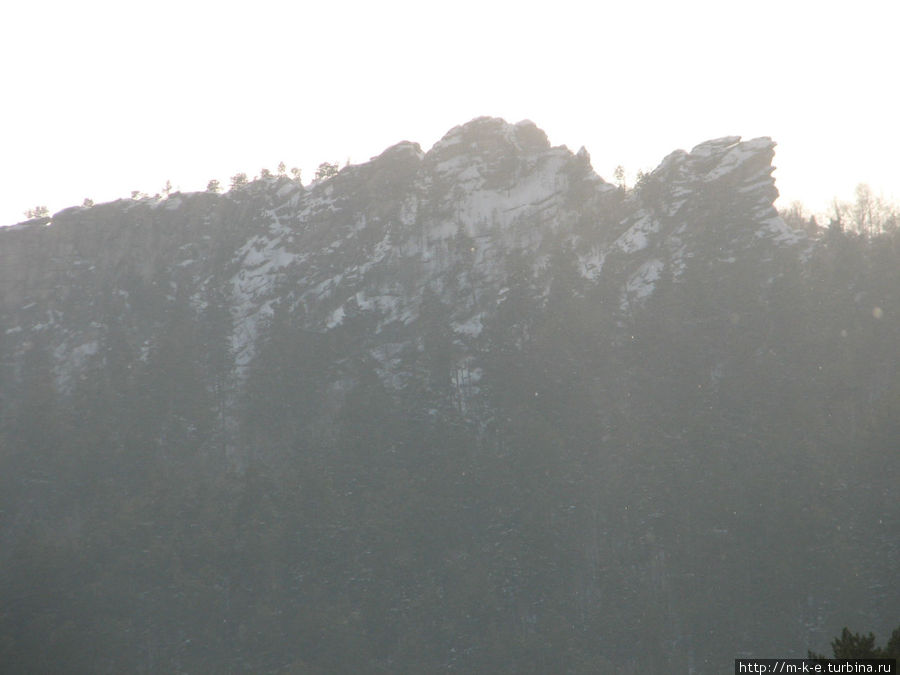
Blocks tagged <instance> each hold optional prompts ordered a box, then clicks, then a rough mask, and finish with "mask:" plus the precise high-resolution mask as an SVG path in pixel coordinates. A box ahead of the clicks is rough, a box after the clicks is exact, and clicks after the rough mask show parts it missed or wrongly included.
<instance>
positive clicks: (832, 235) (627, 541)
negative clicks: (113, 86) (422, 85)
mask: <svg viewBox="0 0 900 675" xmlns="http://www.w3.org/2000/svg"><path fill="white" fill-rule="evenodd" d="M773 155H774V143H773V142H772V141H771V140H770V139H767V138H758V139H753V140H749V141H741V140H740V139H739V138H737V137H728V138H721V139H717V140H712V141H708V142H705V143H702V144H700V145H698V146H696V147H695V148H694V149H693V150H691V151H690V152H685V151H676V152H674V153H672V154H670V155H669V156H667V157H666V158H665V159H664V160H663V161H662V163H661V164H660V166H659V167H658V168H657V169H656V170H655V171H653V172H652V173H651V174H649V175H648V176H646V177H645V178H644V179H643V180H641V182H640V183H639V185H637V186H635V188H633V189H630V190H626V189H622V188H619V187H616V186H613V185H610V184H608V183H607V182H605V181H604V180H603V179H601V178H600V177H598V176H597V175H596V174H595V173H594V171H593V169H592V168H591V163H590V157H589V156H588V154H587V152H586V151H585V150H584V149H582V150H579V151H578V152H577V153H572V152H571V151H570V150H569V149H567V148H565V147H551V146H550V144H549V142H548V140H547V137H546V135H545V134H544V133H543V132H542V131H541V130H540V129H538V128H537V127H536V126H535V125H534V124H532V123H531V122H520V123H518V124H509V123H507V122H505V121H503V120H499V119H492V118H479V119H476V120H473V121H471V122H469V123H467V124H464V125H462V126H459V127H456V128H454V129H452V130H450V131H449V132H448V133H447V134H446V135H445V136H444V138H442V139H441V140H440V141H439V142H438V143H437V144H436V145H435V146H434V147H433V148H431V149H430V150H429V151H428V152H423V151H422V149H421V148H420V147H419V146H418V145H416V144H414V143H410V142H402V143H399V144H397V145H395V146H393V147H391V148H388V149H387V150H385V151H384V152H383V153H382V154H381V155H379V156H378V157H375V158H373V159H372V160H371V161H369V162H367V163H365V164H361V165H357V166H349V167H346V168H344V169H343V170H341V171H340V172H339V173H338V174H337V175H335V176H333V177H331V178H328V179H326V180H322V181H319V182H316V183H314V184H311V185H308V186H303V185H300V184H299V183H297V182H295V181H292V180H290V179H288V178H286V177H277V176H272V177H266V178H261V179H258V180H254V181H252V182H251V183H249V184H247V185H245V186H242V187H239V188H233V189H232V190H230V191H229V192H228V193H226V194H223V195H218V194H212V193H193V194H173V195H171V196H170V197H168V198H166V199H161V198H152V199H149V198H145V199H138V200H120V201H117V202H112V203H109V204H100V205H97V206H93V207H90V208H72V209H67V210H65V211H62V212H60V213H57V214H55V215H54V216H53V217H52V218H50V219H40V220H35V221H30V222H26V223H20V224H19V225H15V226H12V227H8V228H4V229H0V664H2V665H3V666H4V667H5V670H9V671H10V672H52V671H56V670H62V669H65V670H69V671H77V672H81V671H84V672H160V671H166V672H235V671H242V670H248V671H253V672H347V671H354V672H385V671H386V672H437V671H441V670H460V671H463V672H573V673H574V672H598V671H602V672H609V673H617V672H620V673H629V672H638V671H640V672H691V673H717V672H722V671H723V670H727V669H729V668H731V665H732V663H733V659H734V658H735V657H737V656H759V657H765V656H771V655H772V654H773V653H777V654H782V655H785V656H788V655H800V656H802V655H803V654H804V653H805V650H806V648H807V647H812V648H813V649H815V650H818V651H822V649H823V648H824V642H825V641H826V640H827V639H828V638H829V637H830V636H831V635H834V634H836V633H837V632H838V631H839V630H840V628H841V627H842V626H844V625H853V626H863V629H864V630H869V629H872V630H876V631H880V632H883V631H884V630H885V629H887V628H890V627H892V626H893V625H894V624H895V623H896V617H895V616H893V615H891V612H892V611H894V608H895V607H896V606H897V603H898V602H900V596H898V591H897V589H898V588H900V584H897V583H896V581H897V579H896V570H897V569H898V568H900V546H898V542H900V512H898V508H897V503H896V499H894V490H895V485H896V478H897V476H898V474H900V466H898V462H900V459H898V454H897V453H896V438H897V437H898V434H900V428H898V427H897V420H898V419H900V389H898V382H900V372H898V368H900V359H898V354H897V350H896V345H897V344H898V343H900V292H898V289H900V261H898V257H897V256H898V251H900V246H898V244H897V237H898V235H897V233H884V234H883V235H881V236H880V237H875V238H871V239H866V238H861V237H855V236H853V235H850V234H848V233H843V232H840V231H838V230H834V229H832V230H830V231H829V232H827V233H822V234H821V236H812V235H809V234H806V233H801V232H795V231H793V230H791V229H790V228H788V227H787V226H786V225H785V223H784V222H783V221H782V220H781V218H779V216H778V214H777V212H776V210H775V208H774V207H773V201H774V200H775V198H776V196H777V191H776V189H775V185H774V181H773V179H772V170H773V169H772V159H773ZM10 608H11V609H10ZM0 669H3V668H0Z"/></svg>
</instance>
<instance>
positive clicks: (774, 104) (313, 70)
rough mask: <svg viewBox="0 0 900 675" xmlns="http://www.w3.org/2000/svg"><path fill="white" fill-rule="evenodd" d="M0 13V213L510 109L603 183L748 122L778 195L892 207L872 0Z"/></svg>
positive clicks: (33, 4) (883, 34) (429, 140)
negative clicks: (869, 199) (581, 156)
mask: <svg viewBox="0 0 900 675" xmlns="http://www.w3.org/2000/svg"><path fill="white" fill-rule="evenodd" d="M9 4H10V6H9V7H6V8H5V9H4V16H3V21H2V23H0V96H2V105H0V225H2V224H12V223H15V222H18V221H20V220H23V219H24V211H26V210H27V209H29V208H32V207H34V206H38V205H45V206H47V207H48V208H49V209H50V211H51V213H52V212H55V211H58V210H61V209H63V208H66V207H68V206H73V205H78V204H81V203H82V201H83V200H84V199H85V198H91V199H93V200H94V201H95V202H96V203H100V202H104V201H111V200H114V199H118V198H122V197H128V196H130V195H131V193H132V191H134V190H139V191H141V192H146V193H149V194H154V193H156V192H160V191H162V189H163V186H164V185H165V184H166V181H170V182H171V184H172V185H173V186H174V188H175V189H181V190H184V191H193V190H203V189H205V187H206V184H207V182H208V181H209V180H210V179H212V178H217V179H219V180H220V181H221V182H222V184H223V185H227V184H228V183H229V178H230V176H232V175H234V174H235V173H238V172H245V173H247V174H248V175H249V176H251V177H252V176H253V175H255V174H258V173H259V171H260V170H261V169H262V168H268V169H270V170H273V171H274V170H275V168H276V167H277V165H278V163H279V162H282V161H283V162H285V164H286V165H287V166H288V167H293V166H297V167H300V168H301V169H302V172H303V181H304V182H308V181H309V180H310V179H311V178H312V175H313V173H314V171H315V167H316V166H318V164H319V163H321V162H324V161H330V162H338V163H340V164H344V163H345V162H346V161H347V160H349V161H350V162H351V163H354V164H356V163H360V162H364V161H367V160H368V159H369V158H371V157H373V156H375V155H378V154H379V153H380V152H381V151H382V150H384V149H385V148H387V147H389V146H391V145H393V144H394V143H397V142H399V141H401V140H410V141H415V142H418V143H419V144H420V145H421V146H422V148H423V149H424V150H428V149H429V148H430V147H431V146H432V145H433V144H434V143H435V142H437V141H438V140H439V139H440V138H441V137H442V136H443V135H444V133H446V132H447V131H448V130H449V129H450V128H452V127H453V126H456V125H458V124H462V123H464V122H467V121H468V120H470V119H472V118H474V117H477V116H480V115H493V116H498V117H503V118H505V119H506V120H508V121H510V122H517V121H519V120H522V119H530V120H532V121H534V122H535V123H536V124H537V125H538V126H539V127H541V128H542V129H544V130H545V131H546V132H547V134H548V136H549V138H550V141H551V143H553V144H554V145H567V146H568V147H569V148H571V149H572V150H573V151H576V150H577V149H578V148H579V147H581V146H582V145H583V146H585V147H586V148H587V149H588V151H589V152H590V153H591V157H592V163H593V165H594V169H595V171H596V172H597V173H598V174H600V175H601V176H603V177H604V178H606V179H607V180H609V181H612V180H613V178H612V175H613V170H614V168H615V167H616V165H619V164H621V165H623V166H624V167H625V168H626V169H627V171H628V173H629V175H630V176H632V177H633V176H634V174H635V173H636V172H637V171H638V170H644V171H646V170H649V169H652V168H654V167H656V166H657V165H658V164H659V162H660V161H661V160H662V158H663V157H665V156H666V155H667V154H669V153H670V152H671V151H673V150H675V149H678V148H684V149H687V150H689V149H690V148H692V147H693V146H694V145H696V144H698V143H701V142H702V141H705V140H707V139H710V138H717V137H721V136H727V135H739V136H743V137H744V138H753V137H756V136H771V137H772V138H773V139H774V140H775V141H776V142H777V143H778V146H777V150H776V157H775V164H776V166H777V170H776V172H775V177H776V181H777V183H776V184H777V186H778V188H779V190H780V192H781V195H782V196H781V198H780V199H779V202H778V205H779V206H782V207H786V206H787V205H788V204H789V203H790V202H792V201H795V200H800V201H802V202H804V204H805V205H806V206H807V208H808V209H809V210H811V211H819V212H824V211H825V210H826V208H827V205H828V204H829V202H830V201H831V200H832V199H833V198H834V197H838V198H840V199H844V200H850V199H852V197H853V191H854V188H855V186H856V185H857V184H858V183H863V182H864V183H868V184H869V185H870V186H871V187H872V188H873V189H874V191H875V193H876V194H878V193H881V194H882V195H884V196H885V197H886V198H888V199H894V200H900V163H898V162H897V161H896V158H897V157H898V156H900V131H898V129H897V118H898V102H900V85H898V82H900V80H898V79H897V73H896V68H897V65H898V62H900V58H898V54H897V49H896V44H897V39H898V36H897V26H898V25H900V22H898V18H900V8H898V9H894V8H892V5H894V4H895V3H890V2H885V1H884V0H878V1H872V0H856V2H853V3H849V2H845V1H841V2H831V1H830V0H819V1H818V2H805V1H803V2H792V1H791V0H756V1H755V2H753V3H739V2H722V1H721V0H716V1H715V2H707V1H700V0H681V1H679V2H671V0H666V1H657V0H644V1H642V2H627V1H626V0H619V1H618V2H614V3H605V2H591V3H588V2H583V1H579V2H570V1H568V0H555V1H554V2H542V3H532V2H528V1H527V0H519V1H518V2H502V1H494V2H492V1H491V0H480V1H479V2H472V1H470V0H454V1H453V2H444V1H443V0H435V1H431V2H427V1H426V2H423V1H422V0H419V1H417V2H407V1H405V0H404V1H401V0H380V1H379V2H371V0H369V1H368V2H357V1H350V0H319V1H318V2H305V1H302V0H293V1H290V2H288V1H282V0H256V1H255V2H252V3H250V2H241V3H236V2H230V1H219V2H208V1H206V0H199V1H195V0H178V1H177V2H173V1H170V0H154V2H143V1H142V0H116V1H107V0H82V1H80V2H77V3H76V2H72V1H71V0H65V1H59V0H29V1H28V2H15V3H9Z"/></svg>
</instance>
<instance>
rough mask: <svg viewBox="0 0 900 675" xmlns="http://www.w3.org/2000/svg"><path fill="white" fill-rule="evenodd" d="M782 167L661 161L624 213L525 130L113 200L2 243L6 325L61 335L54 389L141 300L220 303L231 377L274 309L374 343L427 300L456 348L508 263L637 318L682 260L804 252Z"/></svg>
mask: <svg viewBox="0 0 900 675" xmlns="http://www.w3.org/2000/svg"><path fill="white" fill-rule="evenodd" d="M773 151H774V143H772V142H771V141H770V140H768V139H755V140H753V141H749V142H740V139H739V138H737V137H732V138H724V139H719V140H716V141H709V142H707V143H703V144H701V145H698V146H697V147H696V148H694V150H693V151H691V152H690V153H686V152H684V151H678V152H675V153H672V154H671V155H669V156H668V157H667V158H666V159H665V160H664V161H663V163H662V164H661V165H660V167H659V168H658V169H657V170H656V171H654V172H653V173H651V174H650V175H649V177H647V179H646V181H645V182H644V185H642V189H641V193H640V194H639V195H635V194H632V195H630V196H627V197H626V195H625V194H624V193H622V192H621V191H619V190H617V189H616V188H614V187H613V186H611V185H609V184H608V183H606V182H604V181H603V180H602V179H601V178H599V177H598V176H597V175H596V174H594V172H593V170H592V169H591V166H590V160H589V157H588V155H587V154H586V152H585V151H584V150H582V151H580V152H579V153H578V154H573V153H571V152H570V151H569V150H568V149H566V148H565V147H556V148H551V147H550V144H549V142H548V141H547V138H546V135H545V134H544V133H543V132H542V131H541V130H540V129H538V128H537V127H536V126H535V125H534V124H533V123H531V122H520V123H519V124H516V125H512V124H508V123H506V122H504V121H503V120H499V119H492V118H481V119H476V120H473V121H472V122H469V123H468V124H466V125H463V126H460V127H456V128H454V129H452V130H451V131H450V132H448V133H447V134H446V136H444V138H443V139H441V140H440V141H439V142H438V143H437V144H436V145H435V146H434V147H433V148H432V149H431V150H430V151H429V152H428V153H423V152H422V151H421V149H420V148H419V146H418V145H417V144H414V143H409V142H403V143H399V144H397V145H395V146H393V147H391V148H388V149H387V150H386V151H385V152H384V153H382V154H381V155H379V156H378V157H375V158H373V159H372V160H371V161H370V162H368V163H366V164H362V165H358V166H351V167H347V168H345V169H344V170H343V171H341V172H340V173H339V174H338V175H337V176H335V177H334V178H332V179H330V180H327V181H323V182H321V183H318V184H315V185H312V186H310V187H309V188H304V187H303V186H301V185H298V184H297V183H295V182H293V181H291V180H289V179H287V178H284V177H271V178H267V179H260V180H257V181H255V182H253V183H252V184H250V185H248V186H246V187H243V188H240V189H235V190H232V191H231V192H229V193H227V194H225V195H222V196H220V195H216V194H209V193H194V194H175V195H173V196H171V197H170V198H168V199H143V200H139V201H134V200H120V201H117V202H113V203H109V204H102V205H98V206H95V207H92V208H72V209H67V210H65V211H62V212H60V213H58V214H56V215H54V217H53V219H52V222H50V221H44V220H42V221H39V222H32V223H25V224H21V225H18V226H16V227H13V228H7V229H5V230H3V231H2V232H0V236H2V237H3V240H2V241H3V244H2V246H0V256H2V257H0V269H2V270H3V273H2V274H3V278H2V279H0V292H2V296H0V298H2V304H0V316H2V318H3V321H4V324H5V325H6V326H8V328H7V331H12V333H18V332H19V331H21V333H19V335H20V336H21V339H22V340H23V341H25V342H27V336H28V335H29V334H30V333H31V332H32V330H34V326H37V327H38V328H37V330H41V329H42V328H47V329H49V328H50V327H55V328H56V330H53V331H52V333H53V338H52V342H53V345H52V346H53V349H54V351H55V352H56V353H57V354H58V356H59V358H60V363H59V369H58V374H59V377H60V384H63V382H62V380H66V379H69V378H70V376H71V374H72V373H70V372H69V371H70V370H71V368H72V367H74V368H76V369H77V366H78V364H79V363H80V362H81V359H80V355H82V354H85V353H91V352H92V351H93V350H95V347H94V345H95V344H96V341H97V337H98V332H97V331H98V330H101V331H102V326H101V327H99V328H98V326H97V325H94V324H97V323H98V322H100V324H102V316H101V313H102V312H107V311H111V310H113V311H116V312H124V313H131V312H134V311H135V310H134V308H133V307H132V306H131V303H130V302H129V299H130V294H131V292H132V290H133V289H134V288H154V289H156V290H157V291H158V292H161V293H163V294H164V295H165V296H166V297H168V298H170V300H171V301H174V299H175V297H176V296H177V295H179V294H181V295H183V296H185V297H189V298H190V299H191V305H192V307H193V308H194V310H195V311H200V310H202V309H203V308H204V307H205V305H206V303H207V300H208V296H209V294H210V293H211V292H212V290H215V292H216V293H219V294H221V295H222V300H223V301H224V302H225V304H226V305H227V308H228V310H229V312H230V314H231V316H232V319H233V322H232V324H233V325H232V335H231V340H232V348H233V354H234V358H235V363H236V366H237V367H238V368H239V369H240V368H242V367H244V366H246V365H247V364H249V363H250V362H251V361H252V358H253V355H254V353H255V345H256V340H257V338H258V334H259V326H260V322H261V321H264V320H265V318H266V317H268V316H270V315H271V312H272V307H273V304H274V303H279V302H286V303H289V304H290V307H291V311H294V310H296V309H297V308H302V311H303V313H304V316H305V317H306V319H305V323H306V325H307V327H309V328H311V329H313V330H317V331H328V330H329V329H332V328H334V327H335V326H337V325H339V324H340V323H341V322H342V321H343V319H344V317H346V316H354V315H359V314H362V315H367V316H371V317H373V319H374V331H373V332H374V334H375V336H377V335H380V334H381V333H382V332H383V331H387V332H388V333H391V332H392V331H393V332H396V331H398V330H399V331H402V327H403V326H405V325H408V324H410V323H411V322H412V321H414V319H415V318H416V317H417V316H418V314H419V310H420V304H421V301H422V297H423V294H422V292H423V291H424V290H425V289H429V290H431V291H433V292H434V293H435V294H436V296H437V298H438V299H439V300H441V301H442V302H443V303H444V304H446V305H447V306H448V307H449V308H450V310H451V315H450V317H449V318H450V319H451V321H452V324H453V326H454V331H455V333H456V336H455V337H456V340H458V341H459V342H460V343H462V344H466V343H468V342H470V341H471V340H473V339H475V338H477V337H478V336H479V334H480V332H481V327H482V325H483V323H484V321H485V320H486V317H488V316H490V315H491V314H493V312H494V310H495V308H496V306H497V304H498V302H499V301H500V300H502V297H503V295H504V293H506V292H507V291H508V289H509V283H508V278H507V277H508V272H509V269H508V268H509V261H510V260H511V259H512V258H514V257H524V258H527V261H528V262H527V264H528V265H529V266H530V267H531V268H532V271H533V272H534V273H535V274H536V275H537V276H538V278H541V277H544V278H543V279H542V280H541V282H540V283H543V285H544V288H543V291H542V293H543V294H544V295H546V291H547V288H548V287H549V278H546V277H547V275H546V274H542V272H543V271H544V268H545V266H546V263H547V260H548V257H549V255H550V254H551V252H552V251H553V250H554V249H555V248H560V247H563V248H565V249H566V250H567V251H569V252H570V255H572V256H574V258H575V259H576V260H577V264H578V266H579V269H580V270H581V274H582V275H583V276H584V277H586V278H588V279H590V280H592V281H595V282H596V281H598V280H599V279H601V277H603V276H604V264H605V263H606V262H607V260H608V259H609V260H610V263H611V264H610V265H609V266H608V269H610V268H611V271H610V272H608V274H607V276H608V277H610V279H609V280H607V283H611V284H615V285H617V286H618V287H620V289H621V302H622V303H623V305H628V304H630V303H632V302H635V301H640V300H642V299H644V298H646V296H647V295H648V294H649V293H651V292H652V289H653V285H654V283H655V281H656V280H657V279H658V278H659V276H660V274H661V273H662V272H663V270H668V271H669V272H670V273H671V274H673V275H674V276H676V277H677V276H679V275H681V274H682V273H683V272H684V269H685V267H686V264H687V261H688V260H689V259H691V258H698V259H704V258H712V259H713V260H718V261H726V262H728V261H733V260H734V259H735V256H737V255H747V254H748V251H749V250H751V249H752V250H753V252H752V253H751V254H752V255H756V256H757V257H760V258H761V259H766V258H771V250H772V249H773V247H775V246H782V245H785V244H792V245H793V244H797V243H798V242H799V241H800V240H801V238H802V237H801V235H800V234H799V233H796V232H793V231H789V230H788V229H787V228H786V226H785V225H784V223H783V222H782V221H781V220H780V218H779V217H778V215H777V213H776V211H775V209H774V207H773V206H772V203H773V201H774V199H775V197H776V196H777V192H776V191H775V188H774V183H773V180H772V178H771V172H772V166H771V159H772V156H773ZM48 225H49V226H48ZM766 250H768V251H769V252H768V253H766V252H765V251H766ZM613 259H614V263H613ZM161 284H165V285H168V289H167V290H165V291H162V290H160V285H161ZM66 315H72V316H77V317H78V319H77V320H76V321H74V322H72V321H69V319H68V317H67V316H66ZM79 322H80V323H83V324H86V325H85V326H84V327H83V328H82V327H79V326H78V323H79ZM379 342H381V340H379V338H377V337H374V336H373V342H372V348H373V349H375V348H376V345H378V344H379ZM407 347H411V348H413V347H415V345H407ZM384 358H385V357H384V356H382V357H381V360H382V361H383V360H384ZM388 370H389V369H388V368H385V369H383V374H387V371H388Z"/></svg>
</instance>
